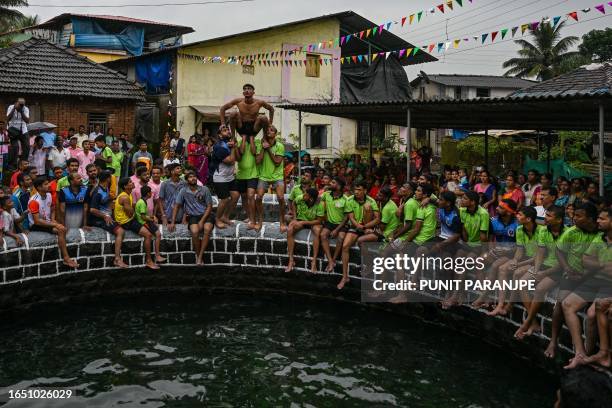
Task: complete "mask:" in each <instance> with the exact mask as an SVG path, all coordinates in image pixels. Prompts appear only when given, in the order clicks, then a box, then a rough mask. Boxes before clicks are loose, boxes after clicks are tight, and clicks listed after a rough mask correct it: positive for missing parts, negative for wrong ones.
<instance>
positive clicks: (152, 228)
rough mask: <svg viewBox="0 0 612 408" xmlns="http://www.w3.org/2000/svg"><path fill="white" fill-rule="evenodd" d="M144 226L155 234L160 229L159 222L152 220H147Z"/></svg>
mask: <svg viewBox="0 0 612 408" xmlns="http://www.w3.org/2000/svg"><path fill="white" fill-rule="evenodd" d="M142 226H143V227H145V228H146V229H148V230H149V232H150V233H151V234H153V235H155V234H156V233H157V231H158V230H159V227H158V226H157V224H155V223H154V222H152V221H147V222H145V223H144V224H142Z"/></svg>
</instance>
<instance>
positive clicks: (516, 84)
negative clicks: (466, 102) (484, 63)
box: [411, 74, 536, 89]
mask: <svg viewBox="0 0 612 408" xmlns="http://www.w3.org/2000/svg"><path fill="white" fill-rule="evenodd" d="M427 77H428V78H429V80H430V81H431V82H436V83H438V84H442V85H446V86H471V87H476V88H515V89H521V88H526V87H528V86H532V85H534V84H535V83H536V82H534V81H529V80H526V79H521V78H515V77H504V76H496V75H454V74H452V75H451V74H427ZM422 79H423V77H422V76H419V77H418V78H417V79H415V80H413V81H412V82H411V84H412V85H413V86H414V85H415V84H416V83H417V82H419V81H421V80H422Z"/></svg>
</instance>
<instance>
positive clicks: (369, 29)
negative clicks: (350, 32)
mask: <svg viewBox="0 0 612 408" xmlns="http://www.w3.org/2000/svg"><path fill="white" fill-rule="evenodd" d="M371 32H372V29H371V28H368V31H366V38H368V37H369V36H370V33H371Z"/></svg>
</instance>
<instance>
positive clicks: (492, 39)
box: [491, 31, 497, 42]
mask: <svg viewBox="0 0 612 408" xmlns="http://www.w3.org/2000/svg"><path fill="white" fill-rule="evenodd" d="M495 37H497V31H493V32H492V33H491V42H493V41H495Z"/></svg>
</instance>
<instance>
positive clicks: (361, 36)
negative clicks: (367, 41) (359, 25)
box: [359, 31, 365, 39]
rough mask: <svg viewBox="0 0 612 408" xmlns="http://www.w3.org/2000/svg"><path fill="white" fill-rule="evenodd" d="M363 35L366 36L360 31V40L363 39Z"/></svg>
mask: <svg viewBox="0 0 612 408" xmlns="http://www.w3.org/2000/svg"><path fill="white" fill-rule="evenodd" d="M363 34H365V31H360V32H359V38H361V39H363Z"/></svg>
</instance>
